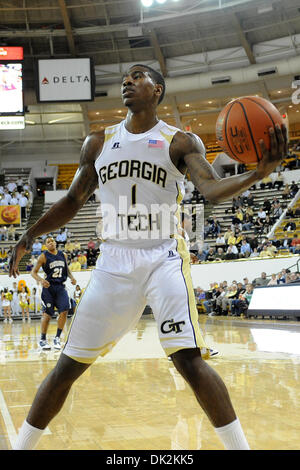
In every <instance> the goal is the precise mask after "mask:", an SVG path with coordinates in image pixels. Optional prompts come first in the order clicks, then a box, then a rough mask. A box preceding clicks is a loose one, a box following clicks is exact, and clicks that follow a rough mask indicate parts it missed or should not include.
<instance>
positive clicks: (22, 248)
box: [9, 236, 33, 278]
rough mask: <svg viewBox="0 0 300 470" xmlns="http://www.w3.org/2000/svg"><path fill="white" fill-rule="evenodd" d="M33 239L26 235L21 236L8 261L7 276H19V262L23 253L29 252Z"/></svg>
mask: <svg viewBox="0 0 300 470" xmlns="http://www.w3.org/2000/svg"><path fill="white" fill-rule="evenodd" d="M32 243H33V241H32V240H31V239H29V238H28V237H26V236H23V237H22V238H21V239H20V241H19V242H18V243H17V244H16V245H15V247H14V249H13V252H12V255H11V258H10V261H9V276H10V277H11V276H13V277H14V278H16V277H17V276H19V274H20V273H19V263H20V261H21V259H22V258H23V256H24V255H25V253H30V251H31V246H32Z"/></svg>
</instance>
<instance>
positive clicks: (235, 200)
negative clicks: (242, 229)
mask: <svg viewBox="0 0 300 470" xmlns="http://www.w3.org/2000/svg"><path fill="white" fill-rule="evenodd" d="M242 206H243V200H242V198H241V196H238V197H237V198H235V197H234V198H232V206H231V212H232V213H233V214H234V213H235V212H236V210H237V209H239V208H240V207H242ZM225 213H226V214H227V213H228V209H225Z"/></svg>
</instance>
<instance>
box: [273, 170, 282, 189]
mask: <svg viewBox="0 0 300 470" xmlns="http://www.w3.org/2000/svg"><path fill="white" fill-rule="evenodd" d="M283 183H284V182H283V176H282V174H281V172H280V171H278V173H277V175H276V176H275V181H274V184H273V188H274V189H276V188H277V189H278V190H279V191H280V190H281V188H282V187H283Z"/></svg>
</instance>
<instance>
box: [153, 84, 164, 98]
mask: <svg viewBox="0 0 300 470" xmlns="http://www.w3.org/2000/svg"><path fill="white" fill-rule="evenodd" d="M154 93H155V95H156V96H157V97H158V99H159V98H160V97H161V95H162V93H163V86H162V85H160V84H159V83H156V85H155V88H154Z"/></svg>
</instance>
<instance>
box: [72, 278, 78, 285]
mask: <svg viewBox="0 0 300 470" xmlns="http://www.w3.org/2000/svg"><path fill="white" fill-rule="evenodd" d="M71 283H72V284H73V286H75V285H76V284H77V281H76V279H75V278H74V277H73V279H71Z"/></svg>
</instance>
